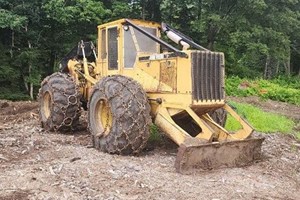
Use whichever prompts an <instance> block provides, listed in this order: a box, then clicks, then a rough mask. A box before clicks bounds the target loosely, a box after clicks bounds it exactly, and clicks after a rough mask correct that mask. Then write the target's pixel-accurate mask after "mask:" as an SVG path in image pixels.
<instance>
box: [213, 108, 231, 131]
mask: <svg viewBox="0 0 300 200" xmlns="http://www.w3.org/2000/svg"><path fill="white" fill-rule="evenodd" d="M209 116H210V117H211V118H212V119H213V120H214V121H215V122H217V123H218V124H219V125H220V126H222V127H225V124H226V120H227V112H226V110H224V109H223V108H219V109H217V110H215V111H212V112H210V113H209Z"/></svg>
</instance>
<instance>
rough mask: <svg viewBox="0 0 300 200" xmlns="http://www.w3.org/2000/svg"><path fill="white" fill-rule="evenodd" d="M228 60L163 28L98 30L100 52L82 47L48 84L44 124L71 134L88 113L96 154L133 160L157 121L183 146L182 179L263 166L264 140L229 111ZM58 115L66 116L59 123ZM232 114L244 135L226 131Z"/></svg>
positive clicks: (135, 25) (43, 94)
mask: <svg viewBox="0 0 300 200" xmlns="http://www.w3.org/2000/svg"><path fill="white" fill-rule="evenodd" d="M161 34H166V36H167V37H169V38H170V39H171V40H172V41H174V42H175V43H177V44H178V45H181V46H182V50H179V49H177V48H175V47H173V46H172V45H170V44H168V43H167V42H165V41H164V40H162V39H161V38H160V37H161ZM96 52H97V53H96ZM224 60H225V59H224V54H223V53H220V52H212V51H209V50H207V49H205V48H203V47H202V46H200V45H198V44H196V43H195V42H193V40H192V39H190V38H188V37H187V36H185V35H184V34H182V33H180V32H178V31H176V30H174V29H173V28H172V27H170V26H169V25H167V24H165V23H162V24H161V25H160V24H158V23H154V22H148V21H143V20H129V19H120V20H117V21H113V22H110V23H106V24H103V25H100V26H98V44H97V49H96V47H95V46H94V44H93V43H92V42H82V41H81V42H80V43H79V44H78V46H76V47H75V48H74V49H73V50H72V51H71V52H70V53H69V54H68V55H66V57H65V58H64V59H63V60H62V62H61V72H59V73H56V74H54V75H51V76H50V77H47V78H46V79H45V81H44V82H43V84H42V88H41V90H40V102H41V109H40V110H41V111H40V115H41V118H40V119H41V123H42V125H43V126H44V127H45V128H46V129H49V130H55V131H56V130H66V129H68V128H69V129H72V128H73V127H74V125H75V124H76V123H77V119H78V116H79V108H80V106H81V105H82V106H83V107H85V108H87V110H88V124H89V131H90V132H91V134H92V135H93V142H94V145H95V147H96V148H98V149H100V150H101V151H104V152H109V153H117V154H124V155H128V154H136V153H139V152H140V151H141V150H142V149H143V148H144V147H145V145H146V143H147V140H148V138H149V126H150V124H151V119H152V121H153V122H154V123H155V124H156V125H157V126H158V127H159V128H160V129H161V130H162V131H163V132H164V134H166V135H167V136H168V137H169V138H171V139H172V140H173V141H174V142H175V143H176V144H177V145H179V151H178V155H177V158H176V164H175V167H176V169H177V171H179V172H184V171H188V170H189V169H212V168H218V167H232V166H243V165H247V164H249V163H251V162H252V161H253V160H255V159H258V158H259V156H260V149H261V143H262V141H263V138H252V137H251V135H252V132H253V128H252V127H251V126H250V125H249V124H248V123H247V122H246V121H244V120H243V119H242V118H241V117H240V116H239V115H238V114H236V112H235V111H234V110H233V109H232V108H231V107H230V106H228V105H227V104H226V102H225V85H224V77H225V74H224V71H225V70H224V68H225V65H224ZM59 77H62V78H59ZM59 84H62V85H60V86H59V87H60V88H58V85H59ZM64 84H68V87H67V86H64ZM68 88H72V89H71V92H69V93H68V92H67V90H69V89H68ZM57 91H62V92H60V93H59V92H57ZM62 94H67V96H66V95H62ZM78 94H80V95H78ZM59 109H61V110H63V111H67V112H61V113H62V114H61V115H59V116H58V115H57V114H55V113H56V112H58V111H57V110H59ZM226 114H230V115H231V116H232V117H233V118H235V119H236V120H237V121H238V122H240V124H241V127H242V128H241V129H240V130H238V131H236V132H234V133H230V132H228V131H227V130H225V129H224V124H225V120H226Z"/></svg>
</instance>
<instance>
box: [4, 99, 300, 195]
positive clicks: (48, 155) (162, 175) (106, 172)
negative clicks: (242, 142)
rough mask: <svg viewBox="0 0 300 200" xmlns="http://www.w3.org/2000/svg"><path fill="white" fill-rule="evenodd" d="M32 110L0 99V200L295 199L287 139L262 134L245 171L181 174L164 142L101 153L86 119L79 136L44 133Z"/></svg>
mask: <svg viewBox="0 0 300 200" xmlns="http://www.w3.org/2000/svg"><path fill="white" fill-rule="evenodd" d="M251 101H252V102H251ZM253 101H254V102H253ZM258 101H259V100H258ZM258 101H255V100H253V99H252V100H249V103H252V104H256V105H258V106H261V107H265V109H266V110H268V111H276V112H277V111H278V110H279V108H281V107H280V106H284V109H283V110H284V112H283V114H285V113H286V115H289V116H290V117H293V119H295V120H297V119H299V118H297V117H300V108H299V107H297V106H291V105H285V104H284V105H283V104H282V103H278V102H275V104H276V105H277V104H278V106H277V107H276V106H275V104H273V106H269V107H267V105H266V104H265V105H264V103H263V102H260V101H259V102H258ZM265 103H269V102H265ZM271 105H272V103H271ZM37 107H38V105H37V103H36V102H7V101H3V100H0V199H1V200H2V199H3V200H4V199H5V200H10V199H111V200H112V199H128V200H134V199H179V200H181V199H185V200H188V199H211V200H212V199H214V200H217V199H220V200H221V199H222V200H223V199H266V200H273V199H284V200H287V199H295V200H297V199H300V143H299V141H297V140H296V139H295V138H294V137H293V136H291V135H283V134H280V133H277V134H268V135H265V137H266V140H265V142H264V143H263V147H262V153H263V156H262V160H260V161H258V162H256V163H254V164H253V165H251V166H247V167H243V168H231V169H218V170H211V171H203V172H197V173H195V174H189V175H183V174H179V173H176V172H175V168H174V162H175V157H176V152H177V149H176V147H175V146H174V145H169V143H170V142H169V141H168V140H166V141H164V140H163V141H161V142H159V143H157V144H155V143H154V144H153V143H151V144H149V145H148V147H147V148H146V150H145V151H144V152H143V153H142V154H141V155H140V156H138V157H137V156H135V157H133V156H119V155H110V154H106V153H102V152H99V151H97V150H96V149H94V148H92V146H91V138H90V135H89V133H88V132H87V131H86V121H85V118H84V116H83V117H82V118H81V122H82V127H81V128H80V129H79V130H78V131H77V132H74V133H69V134H58V133H48V132H46V131H44V130H43V129H42V128H41V127H40V125H39V122H38V115H37V113H38V111H37ZM291 115H293V116H291Z"/></svg>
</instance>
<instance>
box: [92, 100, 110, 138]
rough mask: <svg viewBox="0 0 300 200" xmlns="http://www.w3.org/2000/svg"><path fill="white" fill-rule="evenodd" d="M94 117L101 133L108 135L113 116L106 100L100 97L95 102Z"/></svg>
mask: <svg viewBox="0 0 300 200" xmlns="http://www.w3.org/2000/svg"><path fill="white" fill-rule="evenodd" d="M95 119H96V122H98V123H97V124H98V128H99V130H100V134H101V135H104V136H106V135H108V134H109V132H110V130H111V127H112V121H113V116H112V113H111V110H110V107H109V104H108V102H107V100H105V99H100V100H99V101H98V102H97V104H96V109H95Z"/></svg>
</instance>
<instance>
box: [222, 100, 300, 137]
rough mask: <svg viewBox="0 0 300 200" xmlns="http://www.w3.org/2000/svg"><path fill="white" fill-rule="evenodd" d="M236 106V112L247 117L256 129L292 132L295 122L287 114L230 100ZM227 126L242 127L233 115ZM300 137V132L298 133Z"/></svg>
mask: <svg viewBox="0 0 300 200" xmlns="http://www.w3.org/2000/svg"><path fill="white" fill-rule="evenodd" d="M230 105H232V106H233V107H235V108H236V112H237V113H238V114H239V115H240V116H241V117H243V118H245V119H246V120H247V121H248V122H249V123H250V124H251V125H252V126H253V127H254V129H255V130H257V131H259V132H264V133H275V132H281V133H292V132H293V128H294V126H295V123H294V122H293V120H291V119H288V118H287V117H285V116H282V115H278V114H273V113H268V112H264V111H262V110H261V109H259V108H257V107H255V106H252V105H249V104H244V103H236V102H230ZM225 128H226V129H227V130H229V131H234V130H237V129H239V128H240V125H239V123H238V122H237V121H236V120H235V119H234V118H233V117H231V116H228V119H227V122H226V125H225ZM298 137H300V133H299V134H298Z"/></svg>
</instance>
